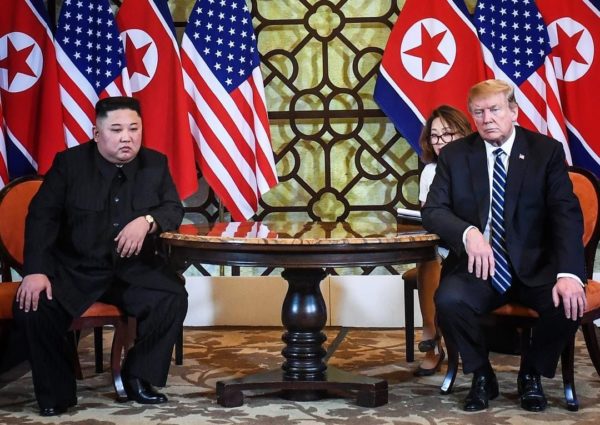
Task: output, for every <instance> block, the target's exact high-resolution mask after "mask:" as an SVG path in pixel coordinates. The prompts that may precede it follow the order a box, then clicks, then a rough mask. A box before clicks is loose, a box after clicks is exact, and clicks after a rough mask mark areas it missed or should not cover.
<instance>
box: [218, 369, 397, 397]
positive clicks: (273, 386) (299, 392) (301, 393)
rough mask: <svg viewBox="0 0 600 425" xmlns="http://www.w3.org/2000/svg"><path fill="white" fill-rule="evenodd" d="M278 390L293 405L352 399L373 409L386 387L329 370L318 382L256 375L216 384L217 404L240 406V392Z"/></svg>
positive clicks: (279, 372)
mask: <svg viewBox="0 0 600 425" xmlns="http://www.w3.org/2000/svg"><path fill="white" fill-rule="evenodd" d="M260 389H265V390H281V392H280V395H281V396H282V397H283V398H286V399H288V400H294V401H313V400H319V399H322V398H324V397H327V396H328V395H334V396H347V397H351V396H356V404H357V405H359V406H362V407H377V406H382V405H384V404H386V403H387V402H388V383H387V381H386V380H384V379H376V378H369V377H367V376H361V375H356V374H353V373H350V372H344V371H343V370H340V369H337V368H335V367H332V366H329V367H328V368H327V370H326V371H325V373H324V379H323V380H318V381H300V380H286V379H285V378H284V371H283V370H272V371H268V372H262V373H257V374H255V375H250V376H246V377H244V378H239V379H231V380H228V381H219V382H217V403H219V404H220V405H221V406H224V407H238V406H241V405H242V404H244V394H243V393H242V391H244V390H260Z"/></svg>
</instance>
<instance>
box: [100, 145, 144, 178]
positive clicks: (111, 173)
mask: <svg viewBox="0 0 600 425" xmlns="http://www.w3.org/2000/svg"><path fill="white" fill-rule="evenodd" d="M95 159H96V165H97V167H98V169H99V170H100V173H101V174H102V177H104V178H105V179H108V180H110V181H112V179H114V178H115V175H116V174H117V171H118V169H119V168H121V169H122V170H123V174H125V177H126V178H127V179H133V177H134V175H135V172H136V171H137V169H138V165H139V160H138V157H137V156H136V157H135V158H133V160H131V161H129V162H128V163H127V164H123V165H122V166H121V167H118V166H116V165H115V164H113V163H112V162H109V161H107V160H106V158H104V157H103V156H102V155H101V154H100V152H99V151H98V147H97V146H96V150H95Z"/></svg>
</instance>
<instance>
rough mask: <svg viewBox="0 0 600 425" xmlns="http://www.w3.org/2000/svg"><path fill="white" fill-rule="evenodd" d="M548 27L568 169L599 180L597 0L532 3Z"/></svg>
mask: <svg viewBox="0 0 600 425" xmlns="http://www.w3.org/2000/svg"><path fill="white" fill-rule="evenodd" d="M536 3H537V5H538V8H539V9H540V12H541V13H542V18H543V19H544V22H545V23H546V25H547V26H548V35H549V37H550V45H551V47H552V51H551V53H550V59H551V61H552V64H553V66H554V72H555V74H556V79H557V82H558V89H559V93H560V98H561V103H562V107H563V113H564V116H565V121H566V126H567V135H568V139H569V147H570V149H571V156H572V159H573V165H578V166H580V167H583V168H586V169H588V170H590V171H592V172H594V173H595V174H596V175H597V176H598V177H600V138H598V130H597V128H596V120H597V112H596V110H597V108H596V98H595V97H594V96H592V95H591V94H592V93H594V92H597V90H598V87H600V55H599V52H600V31H599V30H598V29H599V28H600V10H599V9H598V6H599V4H600V2H599V1H590V0H569V1H539V0H538V1H537V2H536Z"/></svg>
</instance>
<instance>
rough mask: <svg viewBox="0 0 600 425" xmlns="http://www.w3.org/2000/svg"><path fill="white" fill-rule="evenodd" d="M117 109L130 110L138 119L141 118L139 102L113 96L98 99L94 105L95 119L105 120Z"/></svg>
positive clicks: (131, 98)
mask: <svg viewBox="0 0 600 425" xmlns="http://www.w3.org/2000/svg"><path fill="white" fill-rule="evenodd" d="M118 109H130V110H132V111H135V112H137V114H138V115H139V116H140V117H141V116H142V112H141V108H140V101H139V100H137V99H136V98H134V97H129V96H113V97H105V98H104V99H100V100H99V101H98V102H97V103H96V119H98V118H106V116H107V115H108V113H109V112H111V111H116V110H118Z"/></svg>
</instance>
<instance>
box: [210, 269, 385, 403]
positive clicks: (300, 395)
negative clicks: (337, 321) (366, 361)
mask: <svg viewBox="0 0 600 425" xmlns="http://www.w3.org/2000/svg"><path fill="white" fill-rule="evenodd" d="M282 276H283V278H284V279H286V280H287V281H288V284H289V287H288V292H287V294H286V297H285V300H284V302H283V306H282V311H281V321H282V323H283V325H284V326H285V328H286V332H285V333H284V334H283V336H282V339H283V341H284V342H285V343H286V346H285V348H284V349H283V350H282V352H281V354H282V355H283V357H284V359H285V360H284V362H283V365H282V366H281V369H277V370H273V371H269V372H263V373H258V374H255V375H251V376H247V377H244V378H240V379H232V380H228V381H219V382H217V402H218V403H219V404H220V405H222V406H225V407H236V406H241V405H242V404H243V402H244V396H243V394H242V391H243V390H255V389H270V390H281V395H282V396H283V397H284V398H287V399H290V400H295V401H311V400H319V399H321V398H323V397H325V396H326V395H327V394H328V392H331V393H334V394H340V395H356V402H357V404H358V405H359V406H365V407H376V406H381V405H383V404H386V403H387V400H388V385H387V381H385V380H383V379H375V378H369V377H366V376H361V375H356V374H352V373H349V372H344V371H342V370H339V369H337V368H335V367H331V366H327V364H326V363H325V360H324V358H325V354H326V352H325V349H324V348H323V343H324V342H325V340H326V339H327V338H326V336H325V334H324V333H323V328H324V327H325V324H326V322H327V308H326V306H325V301H324V300H323V295H322V294H321V290H320V288H319V285H320V283H321V281H322V280H323V278H324V277H325V276H326V274H325V271H324V270H323V269H318V268H317V269H286V270H284V272H283V273H282Z"/></svg>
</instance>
